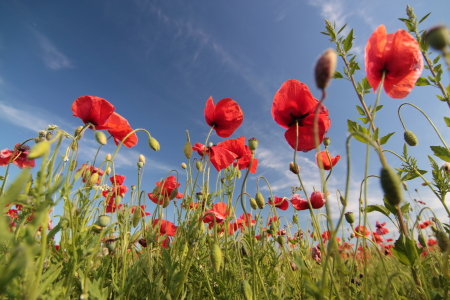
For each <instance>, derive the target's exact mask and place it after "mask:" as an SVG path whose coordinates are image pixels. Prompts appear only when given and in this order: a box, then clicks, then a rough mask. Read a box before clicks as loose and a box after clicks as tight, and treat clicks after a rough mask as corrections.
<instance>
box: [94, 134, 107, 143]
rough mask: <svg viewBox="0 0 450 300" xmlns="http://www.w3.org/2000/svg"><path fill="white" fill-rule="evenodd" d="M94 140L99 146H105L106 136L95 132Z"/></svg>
mask: <svg viewBox="0 0 450 300" xmlns="http://www.w3.org/2000/svg"><path fill="white" fill-rule="evenodd" d="M95 140H96V141H97V143H99V144H100V145H106V142H107V139H106V135H105V134H104V133H103V132H101V131H96V132H95Z"/></svg>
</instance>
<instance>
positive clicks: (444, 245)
mask: <svg viewBox="0 0 450 300" xmlns="http://www.w3.org/2000/svg"><path fill="white" fill-rule="evenodd" d="M436 239H437V241H438V246H439V248H441V251H442V252H445V251H447V250H448V247H449V245H450V240H449V238H448V234H447V233H445V232H443V231H440V230H438V231H436Z"/></svg>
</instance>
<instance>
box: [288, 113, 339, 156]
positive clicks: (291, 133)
mask: <svg viewBox="0 0 450 300" xmlns="http://www.w3.org/2000/svg"><path fill="white" fill-rule="evenodd" d="M313 123H314V115H310V116H307V117H306V118H305V119H304V120H303V122H302V124H303V126H298V145H297V150H298V151H303V152H308V151H311V150H312V149H314V148H315V141H314V124H313ZM330 125H331V121H330V119H329V118H328V117H327V116H326V115H324V114H319V117H318V136H319V141H318V142H319V144H320V143H322V141H323V139H324V137H325V134H326V133H327V131H328V129H329V128H330ZM295 133H296V126H295V125H293V126H291V127H289V129H288V130H287V131H286V133H285V134H284V137H285V138H286V141H287V142H288V143H289V145H290V146H291V147H292V149H295V143H296V139H297V138H296V134H295Z"/></svg>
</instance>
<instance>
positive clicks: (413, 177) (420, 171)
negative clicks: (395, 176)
mask: <svg viewBox="0 0 450 300" xmlns="http://www.w3.org/2000/svg"><path fill="white" fill-rule="evenodd" d="M417 171H418V172H419V173H420V175H423V174H426V173H428V171H425V170H417ZM417 177H419V174H417V173H408V174H406V175H405V176H403V177H402V181H408V180H412V179H415V178H417Z"/></svg>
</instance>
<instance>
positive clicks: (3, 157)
mask: <svg viewBox="0 0 450 300" xmlns="http://www.w3.org/2000/svg"><path fill="white" fill-rule="evenodd" d="M19 146H20V143H19V144H16V145H15V146H14V151H11V150H8V149H3V150H1V151H0V166H6V165H7V164H9V163H10V162H12V163H13V164H14V165H16V166H18V167H19V168H21V169H23V168H27V167H28V168H34V167H35V166H36V163H35V162H34V159H31V160H28V151H29V150H30V146H27V145H22V146H20V147H19ZM13 155H14V156H13Z"/></svg>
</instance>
